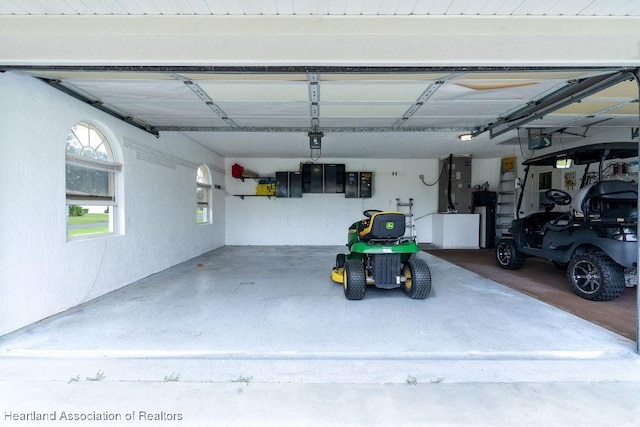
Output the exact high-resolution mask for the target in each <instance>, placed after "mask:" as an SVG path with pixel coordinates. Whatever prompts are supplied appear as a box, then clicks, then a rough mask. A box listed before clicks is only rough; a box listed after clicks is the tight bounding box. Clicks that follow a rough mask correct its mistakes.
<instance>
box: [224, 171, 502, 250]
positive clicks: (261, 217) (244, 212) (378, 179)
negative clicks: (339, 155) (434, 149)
mask: <svg viewBox="0 0 640 427" xmlns="http://www.w3.org/2000/svg"><path fill="white" fill-rule="evenodd" d="M307 161H309V159H255V158H250V159H247V158H243V159H235V158H229V159H226V167H225V169H226V170H227V175H226V187H227V203H226V206H227V223H226V236H227V238H226V243H227V244H228V245H250V244H254V245H343V244H345V243H346V241H347V229H348V227H349V225H350V224H352V223H353V222H354V221H356V220H358V219H360V218H362V211H363V210H365V209H395V208H396V198H400V199H401V201H402V202H403V203H407V202H408V201H409V198H413V202H414V207H413V214H414V218H415V225H416V234H417V236H418V241H419V242H420V243H430V242H432V226H431V216H430V214H432V213H435V212H436V211H437V209H438V185H435V186H432V187H429V186H426V185H424V184H423V183H422V182H421V181H420V179H419V176H420V175H424V181H425V182H426V183H429V184H432V183H434V182H435V181H436V180H437V179H438V175H439V173H440V169H439V160H438V159H417V160H376V159H329V158H327V159H324V158H321V159H319V160H318V161H317V162H318V163H344V164H345V166H346V169H347V171H371V172H373V197H372V198H370V199H347V198H345V197H344V194H303V196H302V197H301V198H275V197H272V198H267V197H247V198H245V199H244V200H243V199H241V198H239V197H235V196H234V195H236V194H255V188H256V181H254V180H249V179H247V180H245V181H244V182H242V181H241V180H239V179H234V178H232V177H231V172H230V171H231V166H232V165H233V164H234V163H238V164H240V165H242V166H243V167H245V168H246V169H249V170H251V171H254V172H256V173H258V174H259V175H261V176H275V172H276V171H294V170H299V169H300V163H301V162H307ZM477 162H478V163H477V165H476V160H473V161H472V185H476V184H482V183H484V182H485V181H490V185H491V187H492V188H495V187H493V185H495V184H496V182H497V180H498V175H499V174H498V171H497V170H496V167H495V165H496V164H498V165H499V160H493V161H490V160H482V161H477ZM485 169H486V170H485ZM402 209H403V211H405V212H408V210H407V209H408V208H406V207H404V208H402Z"/></svg>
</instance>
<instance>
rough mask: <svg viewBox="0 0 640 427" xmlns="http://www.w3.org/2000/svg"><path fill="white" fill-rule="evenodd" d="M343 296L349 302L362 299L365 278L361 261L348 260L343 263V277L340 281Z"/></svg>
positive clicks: (365, 288) (365, 284) (365, 283)
mask: <svg viewBox="0 0 640 427" xmlns="http://www.w3.org/2000/svg"><path fill="white" fill-rule="evenodd" d="M342 286H343V287H344V296H345V297H347V299H350V300H360V299H362V298H364V293H365V291H366V290H367V277H366V274H365V271H364V264H363V263H362V261H359V260H354V259H349V260H347V261H346V262H345V263H344V277H343V279H342Z"/></svg>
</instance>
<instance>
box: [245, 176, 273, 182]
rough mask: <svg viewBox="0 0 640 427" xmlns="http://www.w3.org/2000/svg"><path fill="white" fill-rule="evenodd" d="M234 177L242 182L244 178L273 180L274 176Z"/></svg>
mask: <svg viewBox="0 0 640 427" xmlns="http://www.w3.org/2000/svg"><path fill="white" fill-rule="evenodd" d="M236 179H239V180H240V181H242V182H244V180H245V179H264V180H272V181H273V180H274V179H275V178H274V177H272V176H240V177H238V178H236Z"/></svg>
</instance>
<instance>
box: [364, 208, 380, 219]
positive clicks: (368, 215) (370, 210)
mask: <svg viewBox="0 0 640 427" xmlns="http://www.w3.org/2000/svg"><path fill="white" fill-rule="evenodd" d="M378 212H382V211H381V210H380V209H367V210H366V211H364V212H362V214H363V215H364V216H366V217H367V218H371V216H372V215H373V214H374V213H378Z"/></svg>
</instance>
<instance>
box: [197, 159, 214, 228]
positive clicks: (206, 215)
mask: <svg viewBox="0 0 640 427" xmlns="http://www.w3.org/2000/svg"><path fill="white" fill-rule="evenodd" d="M196 222H197V223H198V224H206V223H209V222H211V173H210V172H209V168H208V167H207V166H206V165H200V166H199V167H198V171H197V173H196Z"/></svg>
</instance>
